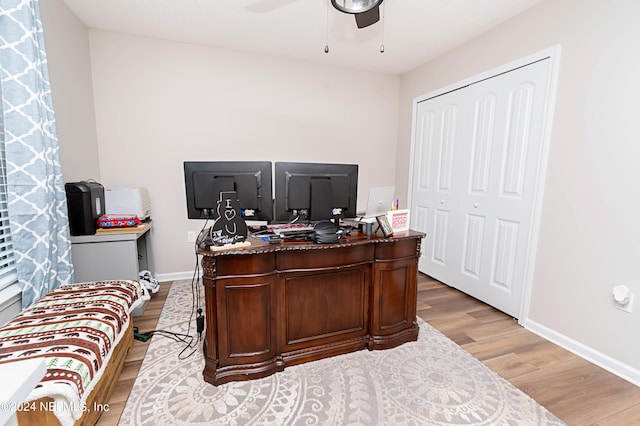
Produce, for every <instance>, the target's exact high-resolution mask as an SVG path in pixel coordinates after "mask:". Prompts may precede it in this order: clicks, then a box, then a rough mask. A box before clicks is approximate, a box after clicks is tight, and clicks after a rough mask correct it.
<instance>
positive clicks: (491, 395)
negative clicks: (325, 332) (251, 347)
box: [119, 281, 564, 426]
mask: <svg viewBox="0 0 640 426" xmlns="http://www.w3.org/2000/svg"><path fill="white" fill-rule="evenodd" d="M190 307H191V284H190V282H189V281H176V282H174V284H173V285H172V288H171V291H170V293H169V295H168V297H167V302H166V304H165V307H164V309H163V311H162V314H161V316H160V319H159V322H158V329H164V330H170V331H173V332H178V333H184V332H186V330H187V321H188V318H189V311H190ZM418 321H419V324H420V335H419V338H418V341H417V342H411V343H405V344H404V345H401V346H399V347H397V348H394V349H388V350H382V351H368V350H362V351H358V352H355V353H351V354H347V355H340V356H337V357H333V358H328V359H324V360H320V361H315V362H310V363H306V364H302V365H297V366H292V367H287V368H286V369H285V370H284V371H283V372H279V373H276V374H274V375H271V376H269V377H266V378H264V379H257V380H252V381H247V382H233V383H227V384H223V385H220V386H217V387H216V386H213V385H210V384H208V383H206V382H205V381H204V380H203V378H202V370H203V368H204V360H203V356H202V348H201V345H200V348H199V350H198V351H197V352H195V353H194V354H193V355H192V356H191V357H189V358H188V359H186V360H180V359H179V358H178V354H179V353H180V352H181V351H182V350H183V349H184V346H185V345H184V344H183V343H177V342H174V341H173V340H171V339H169V338H166V337H162V336H159V335H156V336H154V337H152V339H151V342H150V346H149V349H148V351H147V354H146V356H145V359H144V361H143V364H142V367H141V370H140V373H139V375H138V377H137V379H136V382H135V385H134V387H133V390H132V391H131V395H130V396H129V399H128V401H127V405H126V407H125V409H124V412H123V414H122V417H121V418H120V423H119V424H120V425H147V424H148V425H242V426H244V425H366V426H371V425H394V426H395V425H461V424H472V425H563V424H564V423H563V422H561V421H560V420H558V419H557V418H556V417H555V416H554V415H553V414H551V413H550V412H549V411H547V410H546V409H545V408H544V407H542V406H540V405H539V404H537V403H536V402H535V401H534V400H533V399H531V398H530V397H529V396H527V395H525V394H524V393H523V392H521V391H520V390H519V389H517V388H515V387H514V386H512V385H511V384H510V383H508V382H507V381H506V380H504V379H503V378H501V377H499V376H498V375H497V374H495V373H494V372H492V371H491V370H490V369H489V368H488V367H486V366H485V365H484V364H482V363H481V362H480V361H478V360H477V359H475V358H474V357H472V356H471V355H470V354H469V353H468V352H466V351H465V350H464V349H462V348H461V347H460V346H458V345H457V344H455V343H454V342H453V341H451V340H449V339H448V338H447V337H445V336H444V335H443V334H441V333H440V332H439V331H437V330H435V329H434V328H433V327H431V326H430V325H429V324H427V323H425V322H424V321H422V320H420V319H418ZM191 329H192V330H193V327H192V328H191ZM189 352H190V351H189Z"/></svg>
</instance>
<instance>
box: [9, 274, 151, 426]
mask: <svg viewBox="0 0 640 426" xmlns="http://www.w3.org/2000/svg"><path fill="white" fill-rule="evenodd" d="M142 301H143V290H142V286H141V285H140V283H139V282H137V281H130V280H110V281H98V282H87V283H76V284H69V285H64V286H60V287H58V288H57V289H55V290H53V291H52V292H50V293H49V294H47V295H46V296H45V297H43V298H42V299H40V300H39V301H37V302H35V303H34V304H33V305H31V306H30V307H29V308H27V309H25V310H24V311H22V312H21V313H20V314H19V315H18V316H17V317H16V318H14V319H13V320H11V321H10V322H9V323H7V324H6V325H5V326H3V327H2V328H0V363H10V362H15V361H19V360H24V359H30V358H40V357H44V358H45V362H46V367H47V373H46V374H45V376H44V377H43V378H42V380H41V381H40V383H39V384H38V385H37V386H36V388H35V389H34V390H33V391H32V392H31V394H30V395H29V397H28V398H27V400H26V401H25V402H24V403H22V404H21V405H20V406H19V409H18V412H17V417H18V422H19V424H20V425H21V426H23V425H38V426H41V425H47V426H48V425H62V426H68V425H93V424H95V423H96V422H97V420H98V418H99V417H100V415H101V413H102V412H104V411H105V410H107V409H108V401H109V397H110V396H111V394H112V393H113V389H114V388H115V384H116V382H117V380H118V377H119V375H120V372H121V370H122V367H123V365H124V360H125V357H126V355H127V352H128V350H129V348H130V347H131V346H132V345H133V326H132V321H131V312H132V311H133V309H135V308H136V307H137V306H138V305H139V304H140V303H142Z"/></svg>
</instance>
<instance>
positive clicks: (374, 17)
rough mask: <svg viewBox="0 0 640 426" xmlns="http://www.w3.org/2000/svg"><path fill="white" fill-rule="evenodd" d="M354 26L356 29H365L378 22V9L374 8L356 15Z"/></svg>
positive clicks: (377, 7)
mask: <svg viewBox="0 0 640 426" xmlns="http://www.w3.org/2000/svg"><path fill="white" fill-rule="evenodd" d="M354 16H355V17H356V25H357V26H358V28H365V27H368V26H369V25H373V24H375V23H376V22H378V21H379V20H380V7H379V6H376V7H374V8H373V9H370V10H367V11H366V12H362V13H356V14H355V15H354Z"/></svg>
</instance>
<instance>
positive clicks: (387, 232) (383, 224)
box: [376, 214, 393, 237]
mask: <svg viewBox="0 0 640 426" xmlns="http://www.w3.org/2000/svg"><path fill="white" fill-rule="evenodd" d="M376 220H377V221H378V225H380V230H381V231H382V234H383V235H384V236H385V237H390V236H392V235H393V228H392V227H391V224H390V223H389V220H388V219H387V216H386V215H384V214H383V215H380V216H376Z"/></svg>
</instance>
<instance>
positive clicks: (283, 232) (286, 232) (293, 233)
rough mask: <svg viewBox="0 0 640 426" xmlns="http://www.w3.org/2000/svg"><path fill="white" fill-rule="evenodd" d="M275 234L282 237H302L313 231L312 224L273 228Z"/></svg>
mask: <svg viewBox="0 0 640 426" xmlns="http://www.w3.org/2000/svg"><path fill="white" fill-rule="evenodd" d="M273 232H274V233H275V234H278V235H280V236H282V237H302V236H305V235H309V234H311V233H313V227H312V226H291V227H282V228H275V229H273Z"/></svg>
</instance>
